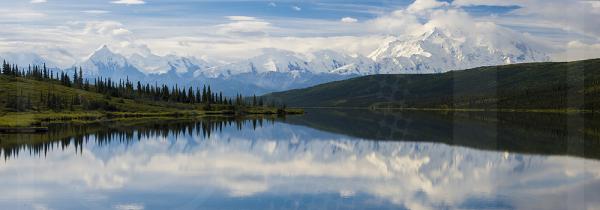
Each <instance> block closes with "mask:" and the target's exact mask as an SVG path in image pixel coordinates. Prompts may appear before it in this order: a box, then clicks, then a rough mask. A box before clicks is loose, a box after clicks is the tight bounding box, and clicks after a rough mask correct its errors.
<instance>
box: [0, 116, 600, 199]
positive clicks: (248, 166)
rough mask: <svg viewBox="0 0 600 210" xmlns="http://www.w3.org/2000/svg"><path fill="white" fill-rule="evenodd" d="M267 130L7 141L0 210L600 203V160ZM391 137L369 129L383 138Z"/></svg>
mask: <svg viewBox="0 0 600 210" xmlns="http://www.w3.org/2000/svg"><path fill="white" fill-rule="evenodd" d="M305 117H306V118H302V117H300V118H288V119H286V122H295V123H298V122H305V123H306V122H309V120H310V117H311V116H305ZM363 119H364V118H363ZM260 122H261V121H260V120H250V121H248V120H234V119H228V120H225V121H222V120H220V119H205V120H201V121H195V122H183V121H169V122H159V121H155V122H141V123H125V124H127V127H126V126H124V125H125V124H123V125H109V126H108V128H107V127H103V126H99V125H98V126H92V127H89V126H88V127H79V128H78V127H72V126H67V127H64V128H61V129H66V130H74V131H70V132H73V133H77V134H75V135H73V133H71V134H61V133H53V134H49V135H50V136H52V135H56V136H59V137H60V138H59V139H61V140H60V141H51V140H39V139H35V137H31V138H32V141H30V143H29V144H28V145H21V146H12V147H9V146H6V145H12V144H5V142H6V141H9V140H8V139H7V138H8V137H6V136H3V139H2V144H1V145H3V146H2V147H3V151H4V152H5V153H6V151H10V152H11V153H10V155H5V156H6V157H10V158H8V159H6V160H5V161H4V162H3V163H0V184H1V186H2V188H0V195H1V198H0V208H1V209H17V208H20V209H23V208H24V209H40V208H41V209H43V208H47V209H165V208H169V209H593V208H594V207H597V206H599V205H600V200H599V199H598V196H597V195H599V191H600V163H599V161H597V160H594V159H583V158H579V157H569V156H562V155H559V156H557V155H539V154H538V155H529V154H524V153H517V152H511V151H490V150H478V149H472V148H469V147H456V146H452V145H449V144H440V143H435V142H418V141H372V140H365V139H371V138H366V137H364V136H363V137H361V136H360V135H349V134H348V132H345V133H342V132H339V133H342V134H337V133H334V132H326V131H323V130H328V129H338V125H330V126H331V127H332V128H323V126H314V127H318V128H319V129H314V128H311V127H306V126H301V125H293V124H288V123H282V122H279V121H272V120H269V121H264V122H263V123H260ZM310 123H316V122H310ZM318 123H322V122H318ZM356 123H358V126H361V124H360V123H361V122H356ZM431 123H433V124H435V123H436V122H431ZM261 124H262V126H261ZM319 125H322V124H319ZM363 129H371V127H363ZM384 130H385V128H383V130H370V132H372V133H376V132H378V133H387V131H384ZM408 130H410V129H408ZM408 130H407V131H405V132H406V133H411V132H412V133H418V132H417V131H408ZM433 131H435V129H434V130H433ZM442 131H443V129H442ZM65 132H66V131H64V132H62V133H65ZM357 132H358V131H357ZM360 132H363V131H360ZM61 135H65V136H61ZM432 135H433V136H437V135H436V134H432ZM68 136H71V137H72V136H76V137H75V138H69V137H68ZM384 136H385V135H384ZM446 138H451V137H446ZM375 139H383V138H375ZM76 142H78V143H76ZM5 146H6V147H5ZM19 151H20V152H19ZM26 151H29V152H30V153H31V155H30V153H28V152H26ZM42 151H43V152H42ZM24 152H25V153H24ZM16 154H18V155H16Z"/></svg>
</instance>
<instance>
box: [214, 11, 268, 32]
mask: <svg viewBox="0 0 600 210" xmlns="http://www.w3.org/2000/svg"><path fill="white" fill-rule="evenodd" d="M226 18H227V19H229V20H231V21H232V22H230V23H226V24H220V25H217V26H216V27H217V33H218V34H221V35H234V36H237V35H243V36H252V35H265V34H266V33H267V31H268V30H270V29H271V28H272V27H271V23H269V22H266V21H264V20H260V19H258V18H255V17H249V16H227V17H226Z"/></svg>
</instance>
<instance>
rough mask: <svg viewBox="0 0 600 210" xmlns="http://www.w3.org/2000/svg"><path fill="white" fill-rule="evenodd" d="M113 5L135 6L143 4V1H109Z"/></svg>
mask: <svg viewBox="0 0 600 210" xmlns="http://www.w3.org/2000/svg"><path fill="white" fill-rule="evenodd" d="M110 3H113V4H127V5H135V4H145V3H146V2H145V1H144V0H116V1H111V2H110Z"/></svg>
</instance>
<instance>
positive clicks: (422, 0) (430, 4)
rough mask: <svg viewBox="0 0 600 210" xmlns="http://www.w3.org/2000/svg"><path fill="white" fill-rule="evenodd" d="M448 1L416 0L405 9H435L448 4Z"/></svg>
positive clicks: (416, 10)
mask: <svg viewBox="0 0 600 210" xmlns="http://www.w3.org/2000/svg"><path fill="white" fill-rule="evenodd" d="M448 5H449V4H448V2H439V1H436V0H416V1H415V2H413V3H412V4H411V5H410V6H408V8H407V9H406V10H407V11H409V12H420V11H423V10H429V9H435V8H439V7H443V6H448Z"/></svg>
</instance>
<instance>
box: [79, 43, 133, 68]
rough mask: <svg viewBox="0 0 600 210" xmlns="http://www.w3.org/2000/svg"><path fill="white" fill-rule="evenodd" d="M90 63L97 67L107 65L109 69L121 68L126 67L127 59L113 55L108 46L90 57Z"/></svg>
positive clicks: (104, 46)
mask: <svg viewBox="0 0 600 210" xmlns="http://www.w3.org/2000/svg"><path fill="white" fill-rule="evenodd" d="M88 61H89V62H91V63H93V64H95V65H105V66H107V67H113V68H119V67H125V66H126V65H128V64H127V59H125V57H124V56H122V55H119V54H116V53H113V52H112V51H111V50H110V49H108V46H106V45H103V46H102V47H100V48H99V49H98V50H96V51H95V52H94V53H93V54H91V55H90V56H89V57H88Z"/></svg>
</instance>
